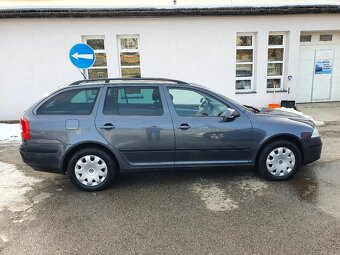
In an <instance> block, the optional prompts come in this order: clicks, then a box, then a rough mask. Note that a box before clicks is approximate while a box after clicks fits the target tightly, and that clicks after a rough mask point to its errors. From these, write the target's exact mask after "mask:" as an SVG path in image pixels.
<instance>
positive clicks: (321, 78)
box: [312, 49, 334, 101]
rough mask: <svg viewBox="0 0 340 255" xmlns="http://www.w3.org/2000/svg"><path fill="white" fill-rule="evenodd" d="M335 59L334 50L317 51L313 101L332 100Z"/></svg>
mask: <svg viewBox="0 0 340 255" xmlns="http://www.w3.org/2000/svg"><path fill="white" fill-rule="evenodd" d="M333 59H334V52H333V49H317V50H315V58H314V74H313V87H312V101H327V100H330V97H331V89H332V75H333Z"/></svg>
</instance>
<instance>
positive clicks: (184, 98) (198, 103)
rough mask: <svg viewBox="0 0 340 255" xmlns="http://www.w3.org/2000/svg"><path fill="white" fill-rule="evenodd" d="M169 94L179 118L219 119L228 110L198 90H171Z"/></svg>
mask: <svg viewBox="0 0 340 255" xmlns="http://www.w3.org/2000/svg"><path fill="white" fill-rule="evenodd" d="M169 94H170V98H171V100H172V103H173V106H174V108H175V110H176V113H177V115H178V116H191V117H194V116H198V117H217V116H220V115H221V114H222V113H223V112H225V111H226V110H227V108H228V107H227V106H226V105H225V104H223V103H222V102H220V101H219V100H217V99H215V98H214V97H212V96H210V95H208V94H205V93H203V92H198V91H196V90H188V89H181V88H171V89H169Z"/></svg>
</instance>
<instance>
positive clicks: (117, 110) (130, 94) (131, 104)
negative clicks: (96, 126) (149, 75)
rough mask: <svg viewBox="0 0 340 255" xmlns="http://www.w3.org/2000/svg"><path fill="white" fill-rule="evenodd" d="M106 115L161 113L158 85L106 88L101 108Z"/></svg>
mask: <svg viewBox="0 0 340 255" xmlns="http://www.w3.org/2000/svg"><path fill="white" fill-rule="evenodd" d="M103 112H104V114H106V115H110V114H112V115H124V116H125V115H139V116H160V115H163V105H162V100H161V96H160V93H159V88H158V87H139V86H133V87H132V86H131V87H118V88H117V87H114V88H113V87H112V88H108V90H107V93H106V97H105V104H104V109H103Z"/></svg>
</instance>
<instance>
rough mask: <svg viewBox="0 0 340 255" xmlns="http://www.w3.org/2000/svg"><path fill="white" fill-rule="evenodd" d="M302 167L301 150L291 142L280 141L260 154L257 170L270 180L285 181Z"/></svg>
mask: <svg viewBox="0 0 340 255" xmlns="http://www.w3.org/2000/svg"><path fill="white" fill-rule="evenodd" d="M300 167H301V152H300V149H299V148H298V147H297V146H296V145H295V144H294V143H291V142H288V141H284V140H279V141H275V142H272V143H270V144H268V145H267V146H266V147H265V148H264V149H263V150H262V152H261V153H260V156H259V159H258V162H257V168H258V171H259V173H260V174H261V175H262V176H263V177H265V178H266V179H268V180H272V181H284V180H287V179H289V178H291V177H292V176H293V175H294V174H295V173H296V172H297V171H298V170H299V168H300Z"/></svg>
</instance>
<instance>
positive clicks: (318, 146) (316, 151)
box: [302, 137, 322, 165]
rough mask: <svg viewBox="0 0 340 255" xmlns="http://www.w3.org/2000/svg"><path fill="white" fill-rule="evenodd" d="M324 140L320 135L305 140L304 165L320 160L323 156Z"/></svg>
mask: <svg viewBox="0 0 340 255" xmlns="http://www.w3.org/2000/svg"><path fill="white" fill-rule="evenodd" d="M321 151H322V141H321V138H320V137H315V138H311V139H308V140H306V141H304V142H303V161H302V165H307V164H309V163H311V162H314V161H316V160H318V159H319V158H320V156H321Z"/></svg>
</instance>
